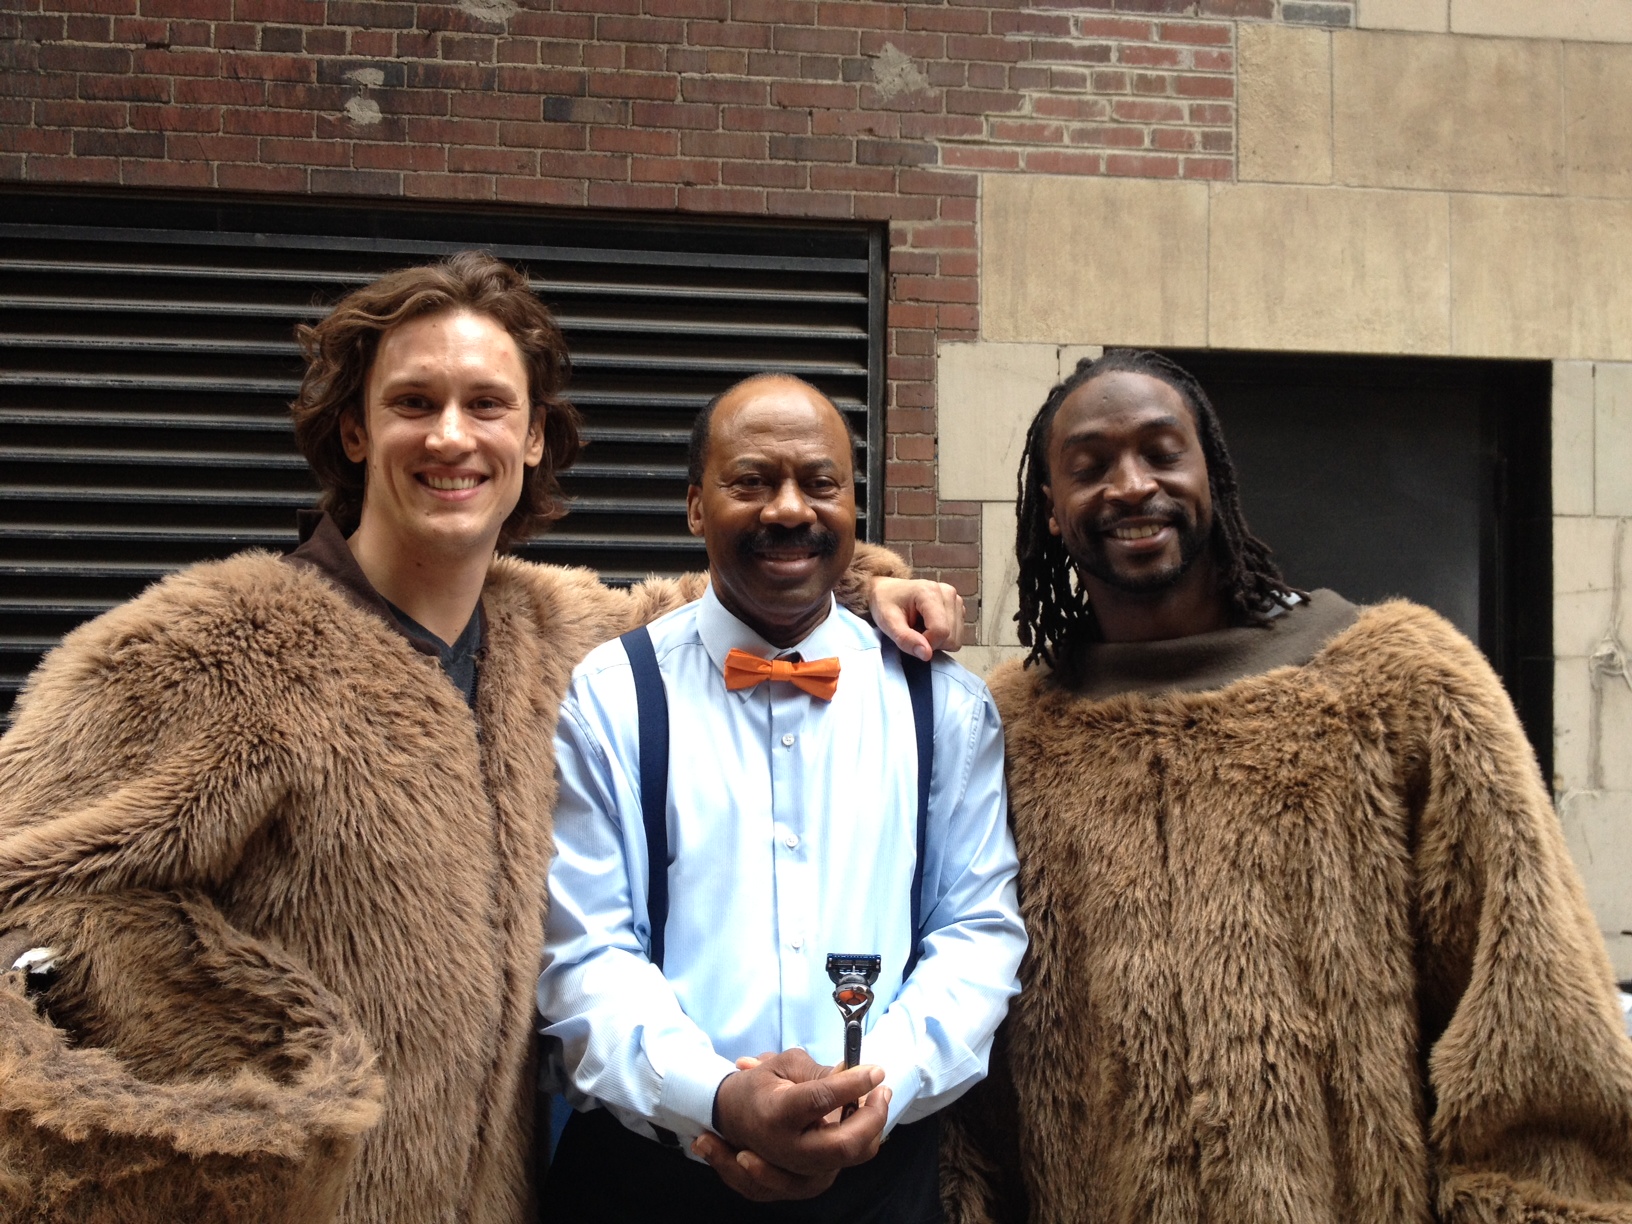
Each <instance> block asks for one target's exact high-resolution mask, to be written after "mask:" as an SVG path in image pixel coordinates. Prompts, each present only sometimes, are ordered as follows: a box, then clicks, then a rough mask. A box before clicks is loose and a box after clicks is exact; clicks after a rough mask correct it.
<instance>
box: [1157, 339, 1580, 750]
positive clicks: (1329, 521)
mask: <svg viewBox="0 0 1632 1224" xmlns="http://www.w3.org/2000/svg"><path fill="white" fill-rule="evenodd" d="M1171 355H1172V356H1173V357H1174V359H1175V360H1177V361H1179V362H1180V363H1181V364H1183V365H1184V366H1185V367H1186V368H1188V369H1189V370H1191V371H1192V372H1193V373H1194V374H1195V375H1196V377H1197V378H1198V379H1199V380H1200V381H1201V384H1202V386H1203V387H1205V388H1206V389H1207V392H1208V394H1209V395H1210V396H1211V397H1212V399H1213V401H1214V403H1215V404H1216V405H1217V407H1218V414H1219V418H1220V419H1221V420H1222V422H1223V424H1224V433H1225V437H1226V439H1227V440H1228V442H1229V446H1230V453H1231V455H1232V457H1233V458H1234V460H1235V463H1236V466H1237V468H1238V469H1239V472H1240V478H1241V496H1242V504H1243V507H1244V509H1245V511H1246V515H1247V522H1248V523H1249V524H1250V525H1251V527H1252V529H1253V531H1254V533H1256V534H1257V535H1258V536H1259V537H1260V538H1262V539H1263V540H1264V541H1265V542H1266V543H1268V544H1269V545H1270V547H1271V548H1273V549H1274V550H1275V555H1276V559H1277V560H1278V561H1279V562H1280V564H1281V567H1282V569H1283V571H1284V572H1285V573H1286V576H1287V578H1288V580H1289V581H1291V582H1292V583H1293V585H1295V586H1301V587H1304V588H1306V589H1312V588H1314V587H1329V588H1331V589H1333V590H1335V591H1337V592H1338V593H1340V594H1342V595H1343V596H1345V597H1346V598H1348V599H1351V600H1353V601H1355V602H1357V603H1376V602H1378V601H1380V600H1384V599H1387V598H1390V597H1393V596H1403V597H1405V598H1408V599H1413V600H1416V601H1417V602H1418V603H1422V604H1426V605H1427V606H1429V607H1431V608H1433V609H1435V610H1436V611H1438V612H1440V613H1441V614H1443V615H1444V616H1445V617H1446V618H1447V619H1449V620H1450V621H1451V622H1452V623H1453V624H1455V625H1456V626H1457V628H1459V629H1461V630H1462V631H1463V632H1464V633H1465V634H1467V635H1468V637H1470V638H1471V639H1473V640H1474V641H1475V642H1477V643H1478V644H1479V647H1480V649H1481V650H1483V651H1484V653H1485V655H1486V657H1488V658H1489V659H1490V661H1491V664H1492V665H1493V666H1494V667H1495V669H1496V671H1497V673H1498V674H1499V675H1500V676H1501V677H1502V681H1503V683H1504V684H1506V686H1507V690H1508V693H1509V694H1510V695H1511V697H1512V698H1513V703H1514V705H1515V706H1516V707H1517V708H1518V712H1519V717H1520V719H1521V720H1522V721H1523V723H1524V728H1525V731H1526V733H1527V734H1528V735H1529V737H1530V742H1531V744H1532V745H1534V747H1535V749H1536V755H1537V756H1538V757H1539V758H1540V760H1541V764H1542V769H1543V776H1547V777H1550V776H1551V770H1552V738H1553V626H1552V608H1553V580H1552V574H1553V566H1552V471H1551V446H1550V437H1551V429H1550V416H1551V387H1552V371H1551V368H1550V367H1549V366H1548V364H1547V363H1545V362H1534V361H1531V362H1523V361H1475V360H1462V359H1440V358H1394V357H1354V356H1335V355H1300V354H1278V353H1237V352H1213V351H1201V350H1189V351H1182V352H1179V351H1175V352H1172V353H1171Z"/></svg>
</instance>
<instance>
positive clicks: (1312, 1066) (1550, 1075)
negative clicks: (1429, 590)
mask: <svg viewBox="0 0 1632 1224" xmlns="http://www.w3.org/2000/svg"><path fill="white" fill-rule="evenodd" d="M991 688H992V692H993V695H994V696H995V697H996V699H997V702H998V706H999V708H1000V709H1001V710H1002V713H1003V719H1004V724H1005V733H1006V738H1007V748H1008V776H1009V787H1010V807H1011V811H1012V814H1013V815H1012V818H1013V822H1014V829H1015V835H1016V838H1017V840H1018V843H1019V850H1020V863H1021V868H1020V886H1021V903H1022V910H1023V913H1024V916H1025V920H1026V925H1027V928H1028V930H1029V932H1030V935H1031V946H1030V951H1029V952H1028V954H1027V958H1026V962H1025V964H1024V966H1023V967H1022V970H1021V981H1022V993H1021V995H1020V997H1019V998H1018V1000H1017V1001H1016V1002H1015V1004H1014V1005H1013V1007H1012V1008H1011V1010H1010V1013H1009V1018H1008V1021H1007V1024H1006V1026H1005V1030H1004V1032H1003V1034H1002V1035H1001V1037H1000V1048H999V1051H998V1052H997V1053H996V1055H994V1060H993V1074H992V1078H991V1079H990V1080H989V1081H988V1082H987V1083H986V1084H983V1085H981V1086H980V1087H979V1088H977V1089H976V1090H975V1091H974V1092H973V1093H971V1094H970V1096H969V1097H968V1098H966V1100H965V1101H964V1102H962V1103H960V1105H959V1106H958V1107H956V1108H955V1109H954V1111H953V1115H952V1117H951V1119H950V1120H949V1122H950V1125H949V1131H950V1134H949V1136H948V1143H947V1149H946V1155H947V1160H946V1192H947V1196H948V1202H949V1205H950V1208H951V1210H950V1219H951V1220H952V1221H953V1222H954V1224H973V1222H975V1221H987V1220H1019V1219H1023V1218H1025V1217H1026V1214H1027V1203H1028V1202H1029V1218H1030V1219H1031V1220H1033V1221H1037V1222H1039V1224H1066V1222H1077V1221H1082V1222H1085V1224H1086V1222H1089V1221H1092V1222H1093V1224H1135V1222H1140V1224H1145V1222H1149V1224H1195V1222H1196V1221H1208V1222H1209V1224H1418V1222H1421V1224H1427V1222H1428V1221H1432V1220H1441V1221H1445V1222H1447V1224H1475V1222H1478V1224H1497V1222H1501V1224H1509V1222H1511V1224H1519V1222H1521V1221H1523V1222H1527V1224H1566V1222H1567V1224H1588V1222H1591V1221H1612V1220H1613V1221H1632V1042H1629V1041H1628V1040H1627V1039H1626V1037H1625V1036H1623V1035H1622V1032H1621V1023H1620V1016H1619V1009H1618V1007H1617V1004H1616V1000H1615V995H1614V989H1613V983H1612V980H1611V974H1610V969H1609V965H1608V961H1607V958H1606V956H1605V954H1604V949H1603V945H1602V942H1601V940H1600V938H1599V936H1598V933H1597V930H1596V928H1595V926H1594V924H1593V922H1592V919H1591V917H1590V915H1589V913H1588V911H1587V907H1586V904H1585V902H1584V899H1583V894H1582V889H1581V885H1580V882H1579V880H1578V878H1577V876H1576V873H1575V871H1574V869H1573V867H1572V866H1571V864H1570V861H1569V859H1568V857H1567V855H1566V851H1565V848H1564V844H1563V840H1562V837H1561V834H1560V830H1559V826H1558V821H1557V818H1556V817H1555V816H1554V813H1553V810H1552V807H1551V805H1550V804H1549V802H1548V797H1547V794H1546V791H1545V790H1544V788H1543V785H1542V781H1541V778H1540V776H1539V772H1538V770H1537V768H1536V764H1535V759H1534V756H1533V754H1532V753H1531V751H1530V749H1529V746H1528V744H1527V743H1526V741H1525V739H1524V736H1523V733H1522V731H1521V730H1520V727H1519V725H1518V721H1517V719H1516V717H1515V715H1514V713H1513V710H1512V708H1511V706H1510V704H1509V702H1508V700H1507V697H1506V695H1505V693H1504V692H1503V690H1502V688H1501V685H1500V683H1499V682H1498V681H1497V679H1496V677H1495V676H1494V675H1493V674H1492V672H1491V671H1490V668H1489V667H1488V666H1487V665H1486V663H1485V661H1484V659H1483V658H1482V657H1481V656H1480V655H1479V654H1478V652H1477V651H1476V650H1475V649H1474V648H1473V647H1472V646H1471V644H1469V643H1468V642H1467V641H1466V640H1465V639H1464V638H1462V637H1461V636H1460V635H1459V634H1457V633H1456V632H1455V631H1454V630H1453V629H1451V628H1450V626H1448V625H1447V624H1445V622H1444V621H1442V620H1441V619H1440V618H1439V617H1437V616H1436V615H1434V614H1433V613H1431V612H1429V611H1427V610H1425V609H1423V608H1419V607H1415V606H1412V605H1408V604H1401V603H1396V604H1387V605H1383V606H1380V607H1376V608H1372V609H1369V610H1367V611H1365V612H1363V613H1362V614H1361V616H1360V618H1359V620H1358V621H1357V622H1356V623H1354V624H1353V626H1352V627H1350V628H1348V629H1347V630H1345V631H1343V632H1341V633H1339V634H1338V635H1337V636H1336V637H1335V638H1333V639H1332V640H1331V641H1329V642H1328V643H1327V644H1326V645H1325V646H1324V647H1323V648H1321V649H1320V650H1319V652H1318V653H1317V654H1315V656H1314V657H1313V658H1312V659H1311V660H1310V661H1309V662H1308V663H1307V664H1305V665H1303V666H1298V667H1281V668H1278V669H1275V670H1270V671H1267V672H1264V673H1262V674H1257V675H1248V676H1246V678H1244V679H1239V680H1236V681H1235V682H1233V683H1230V684H1228V685H1226V686H1225V687H1223V688H1220V689H1216V690H1214V691H1210V692H1188V693H1166V694H1162V695H1140V694H1132V693H1124V694H1122V695H1119V696H1114V697H1109V698H1107V699H1104V700H1087V699H1084V698H1081V697H1077V696H1074V695H1073V694H1071V693H1068V692H1065V691H1062V690H1061V689H1060V688H1058V687H1057V686H1054V685H1052V684H1051V683H1050V682H1049V679H1048V677H1047V675H1046V674H1041V675H1040V674H1039V673H1038V671H1037V670H1036V669H1033V670H1029V671H1021V670H1020V669H1019V668H1011V669H1007V670H1004V671H1001V672H999V673H998V674H996V675H994V677H993V678H992V682H991Z"/></svg>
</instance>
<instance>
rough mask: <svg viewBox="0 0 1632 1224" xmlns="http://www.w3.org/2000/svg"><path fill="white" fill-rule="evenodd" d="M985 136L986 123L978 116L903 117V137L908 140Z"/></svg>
mask: <svg viewBox="0 0 1632 1224" xmlns="http://www.w3.org/2000/svg"><path fill="white" fill-rule="evenodd" d="M985 134H986V122H985V120H983V119H981V118H980V117H979V116H977V115H902V116H901V135H902V136H904V137H906V138H908V139H914V138H917V139H931V140H957V139H960V138H964V137H970V136H984V135H985Z"/></svg>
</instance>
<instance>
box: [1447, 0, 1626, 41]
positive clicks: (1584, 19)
mask: <svg viewBox="0 0 1632 1224" xmlns="http://www.w3.org/2000/svg"><path fill="white" fill-rule="evenodd" d="M1451 33H1453V34H1498V35H1505V36H1506V37H1508V38H1564V39H1580V40H1583V41H1586V42H1632V5H1629V4H1627V3H1626V0H1451Z"/></svg>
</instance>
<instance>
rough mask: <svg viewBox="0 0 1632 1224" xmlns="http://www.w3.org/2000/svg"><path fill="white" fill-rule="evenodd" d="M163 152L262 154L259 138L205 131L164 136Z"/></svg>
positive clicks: (221, 156) (232, 157) (206, 156)
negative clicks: (219, 134)
mask: <svg viewBox="0 0 1632 1224" xmlns="http://www.w3.org/2000/svg"><path fill="white" fill-rule="evenodd" d="M164 152H165V156H166V157H168V158H170V159H171V160H173V161H174V160H181V161H210V162H252V161H255V160H256V159H257V158H261V157H264V156H265V155H264V154H263V153H262V152H261V142H260V141H259V140H257V139H256V138H255V137H253V136H216V135H211V134H209V133H207V132H176V133H174V134H172V135H169V136H166V137H165V138H164ZM343 156H344V154H342V157H343Z"/></svg>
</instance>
